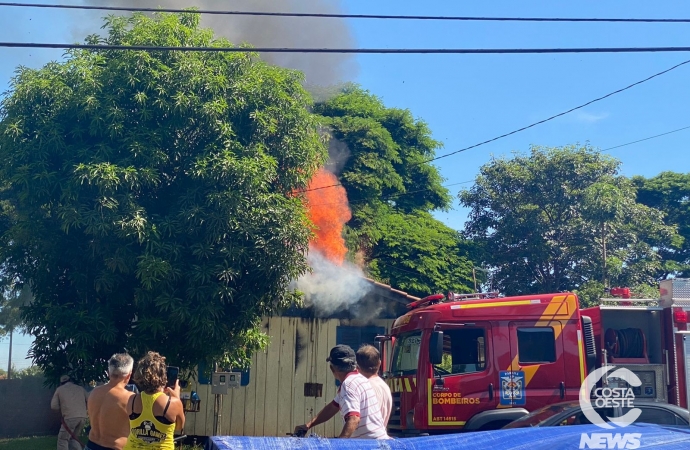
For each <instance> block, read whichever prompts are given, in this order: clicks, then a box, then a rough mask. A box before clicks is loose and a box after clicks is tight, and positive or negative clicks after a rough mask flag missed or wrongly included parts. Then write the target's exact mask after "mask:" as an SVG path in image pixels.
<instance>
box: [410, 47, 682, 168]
mask: <svg viewBox="0 0 690 450" xmlns="http://www.w3.org/2000/svg"><path fill="white" fill-rule="evenodd" d="M688 63H690V60H687V61H683V62H682V63H679V64H676V65H675V66H673V67H670V68H668V69H666V70H662V71H661V72H657V73H655V74H654V75H651V76H649V77H647V78H645V79H643V80H640V81H637V82H635V83H633V84H630V85H628V86H626V87H624V88H621V89H618V90H615V91H613V92H611V93H608V94H606V95H603V96H601V97H598V98H595V99H594V100H590V101H588V102H587V103H583V104H581V105H579V106H576V107H574V108H570V109H569V110H567V111H563V112H561V113H558V114H555V115H553V116H551V117H548V118H546V119H543V120H540V121H538V122H534V123H532V124H530V125H527V126H525V127H522V128H518V129H517V130H514V131H511V132H509V133H505V134H502V135H500V136H496V137H495V138H492V139H488V140H486V141H483V142H480V143H478V144H474V145H470V146H469V147H465V148H462V149H460V150H456V151H454V152H451V153H446V154H445V155H441V156H437V157H435V158H432V159H429V160H426V161H424V162H422V163H420V164H426V163H430V162H432V161H437V160H439V159H443V158H447V157H449V156H452V155H457V154H458V153H462V152H466V151H467V150H470V149H473V148H476V147H479V146H482V145H485V144H488V143H490V142H494V141H497V140H499V139H503V138H504V137H508V136H511V135H513V134H516V133H519V132H521V131H525V130H527V129H529V128H532V127H535V126H537V125H541V124H542V123H545V122H548V121H550V120H553V119H556V118H558V117H561V116H564V115H566V114H569V113H571V112H573V111H576V110H578V109H582V108H584V107H585V106H589V105H591V104H592V103H596V102H599V101H602V100H604V99H606V98H609V97H611V96H613V95H616V94H620V93H621V92H623V91H627V90H628V89H631V88H633V87H635V86H637V85H640V84H642V83H646V82H647V81H649V80H652V79H654V78H656V77H659V76H661V75H664V74H666V73H668V72H670V71H672V70H674V69H677V68H679V67H681V66H683V65H685V64H688Z"/></svg>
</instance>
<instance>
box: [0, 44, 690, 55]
mask: <svg viewBox="0 0 690 450" xmlns="http://www.w3.org/2000/svg"><path fill="white" fill-rule="evenodd" d="M0 47H5V48H46V49H65V50H77V49H80V50H131V51H148V52H156V51H175V52H211V53H353V54H355V53H356V54H399V55H400V54H402V55H430V54H437V55H438V54H446V55H520V54H521V55H525V54H569V53H672V52H690V47H576V48H308V47H294V48H282V47H182V46H150V45H110V44H60V43H51V42H0Z"/></svg>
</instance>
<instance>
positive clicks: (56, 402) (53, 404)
mask: <svg viewBox="0 0 690 450" xmlns="http://www.w3.org/2000/svg"><path fill="white" fill-rule="evenodd" d="M50 409H53V410H55V411H60V396H59V395H58V391H57V390H55V393H54V394H53V399H52V400H50Z"/></svg>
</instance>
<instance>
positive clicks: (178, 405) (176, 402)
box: [165, 380, 185, 433]
mask: <svg viewBox="0 0 690 450" xmlns="http://www.w3.org/2000/svg"><path fill="white" fill-rule="evenodd" d="M165 393H166V394H168V395H169V396H171V397H172V399H171V402H170V403H171V406H172V407H173V408H174V411H175V430H176V431H179V432H180V433H181V432H182V430H183V429H184V422H185V417H184V406H183V405H182V400H180V380H177V381H175V388H174V389H171V388H169V387H167V388H165Z"/></svg>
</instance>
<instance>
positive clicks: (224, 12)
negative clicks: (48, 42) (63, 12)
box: [0, 2, 690, 23]
mask: <svg viewBox="0 0 690 450" xmlns="http://www.w3.org/2000/svg"><path fill="white" fill-rule="evenodd" d="M0 6H7V7H21V8H47V9H76V10H92V11H93V10H95V11H115V12H144V13H156V12H167V13H196V14H209V15H226V16H268V17H298V18H299V17H301V18H321V19H383V20H432V21H456V22H457V21H460V22H610V23H690V19H682V18H677V19H665V18H624V17H623V18H588V17H486V16H430V15H398V14H336V13H301V12H270V11H228V10H216V9H179V8H165V7H158V8H147V7H137V6H109V5H102V6H99V5H65V4H36V3H19V2H0Z"/></svg>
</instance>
